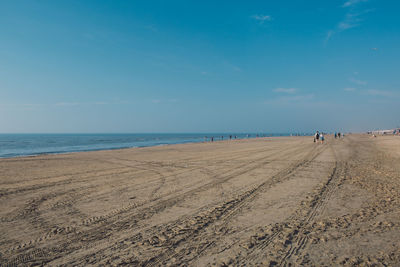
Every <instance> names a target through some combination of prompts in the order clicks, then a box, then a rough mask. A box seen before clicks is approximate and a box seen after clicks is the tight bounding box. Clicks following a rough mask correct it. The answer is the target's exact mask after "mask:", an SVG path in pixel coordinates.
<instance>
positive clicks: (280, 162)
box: [0, 135, 400, 266]
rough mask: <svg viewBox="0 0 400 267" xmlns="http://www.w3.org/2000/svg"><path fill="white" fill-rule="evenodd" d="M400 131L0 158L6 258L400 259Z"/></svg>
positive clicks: (171, 261) (395, 262) (134, 261)
mask: <svg viewBox="0 0 400 267" xmlns="http://www.w3.org/2000/svg"><path fill="white" fill-rule="evenodd" d="M399 162H400V137H398V136H383V137H381V136H380V137H378V138H371V137H370V136H368V135H349V136H346V137H345V138H344V139H340V140H339V139H336V140H335V139H334V138H332V137H331V136H328V138H327V142H326V143H325V144H315V143H313V141H312V137H279V138H259V139H248V140H235V141H223V142H214V143H197V144H181V145H170V146H162V147H149V148H134V149H123V150H114V151H97V152H80V153H71V154H61V155H42V156H37V157H25V158H11V159H1V160H0V236H1V238H0V263H1V265H2V266H24V265H28V266H30V265H35V264H38V265H42V264H43V265H46V264H48V265H50V266H59V265H79V266H88V265H124V264H125V265H130V266H176V265H184V266H214V265H216V266H229V265H231V266H244V265H246V266H275V265H276V266H296V265H306V266H332V265H348V266H353V265H363V266H369V265H371V266H374V264H376V265H377V266H399V265H400V163H399Z"/></svg>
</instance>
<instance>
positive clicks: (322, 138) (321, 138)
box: [314, 131, 325, 144]
mask: <svg viewBox="0 0 400 267" xmlns="http://www.w3.org/2000/svg"><path fill="white" fill-rule="evenodd" d="M319 141H321V144H323V143H324V141H325V136H324V135H323V133H320V132H319V131H317V132H316V133H315V134H314V143H318V142H319Z"/></svg>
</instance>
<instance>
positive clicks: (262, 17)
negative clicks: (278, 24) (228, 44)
mask: <svg viewBox="0 0 400 267" xmlns="http://www.w3.org/2000/svg"><path fill="white" fill-rule="evenodd" d="M251 18H253V19H255V20H257V21H258V22H260V23H264V22H265V21H271V20H272V17H271V16H269V15H253V16H251Z"/></svg>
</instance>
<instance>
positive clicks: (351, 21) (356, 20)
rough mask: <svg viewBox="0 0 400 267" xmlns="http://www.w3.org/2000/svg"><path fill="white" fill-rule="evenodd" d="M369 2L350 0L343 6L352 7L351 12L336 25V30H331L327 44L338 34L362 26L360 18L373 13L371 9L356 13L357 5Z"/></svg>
mask: <svg viewBox="0 0 400 267" xmlns="http://www.w3.org/2000/svg"><path fill="white" fill-rule="evenodd" d="M367 1H368V0H348V1H347V2H345V3H344V4H343V6H342V7H351V8H350V11H347V13H346V15H345V17H344V19H342V20H341V21H339V23H338V24H337V25H336V28H335V29H333V30H329V31H328V32H327V34H326V37H325V44H326V43H327V42H328V41H329V40H330V39H331V38H332V36H333V35H334V34H336V33H339V32H343V31H345V30H348V29H352V28H355V27H358V26H360V25H361V22H362V21H363V19H362V18H361V17H360V16H361V15H363V14H365V13H368V12H371V11H372V10H371V9H368V10H364V11H361V12H355V11H354V9H355V7H356V6H357V4H359V3H361V2H367Z"/></svg>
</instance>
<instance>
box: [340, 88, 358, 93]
mask: <svg viewBox="0 0 400 267" xmlns="http://www.w3.org/2000/svg"><path fill="white" fill-rule="evenodd" d="M343 90H345V91H346V92H354V91H356V90H357V89H356V88H352V87H348V88H344V89H343Z"/></svg>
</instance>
